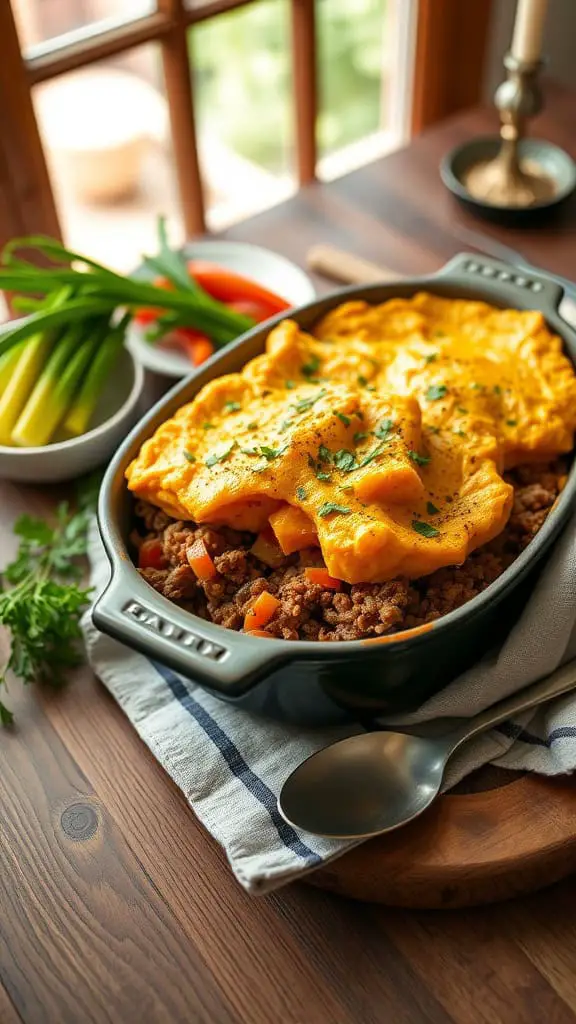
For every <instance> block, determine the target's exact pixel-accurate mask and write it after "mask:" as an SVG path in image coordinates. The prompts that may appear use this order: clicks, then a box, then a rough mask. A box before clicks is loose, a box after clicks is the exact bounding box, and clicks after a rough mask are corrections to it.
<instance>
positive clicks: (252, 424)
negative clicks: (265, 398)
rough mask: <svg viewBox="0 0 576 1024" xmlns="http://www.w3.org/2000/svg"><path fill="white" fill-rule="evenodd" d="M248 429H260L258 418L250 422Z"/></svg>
mask: <svg viewBox="0 0 576 1024" xmlns="http://www.w3.org/2000/svg"><path fill="white" fill-rule="evenodd" d="M247 429H248V430H257V429H258V424H257V423H256V420H252V423H249V424H248V427H247Z"/></svg>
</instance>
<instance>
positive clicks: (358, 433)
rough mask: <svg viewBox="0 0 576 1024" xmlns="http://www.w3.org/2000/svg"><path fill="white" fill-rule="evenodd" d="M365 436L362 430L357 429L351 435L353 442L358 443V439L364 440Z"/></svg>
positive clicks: (366, 435)
mask: <svg viewBox="0 0 576 1024" xmlns="http://www.w3.org/2000/svg"><path fill="white" fill-rule="evenodd" d="M367 437H368V434H367V433H366V432H365V431H364V430H357V431H356V433H355V434H354V437H353V441H354V444H359V442H360V441H365V440H366V438H367Z"/></svg>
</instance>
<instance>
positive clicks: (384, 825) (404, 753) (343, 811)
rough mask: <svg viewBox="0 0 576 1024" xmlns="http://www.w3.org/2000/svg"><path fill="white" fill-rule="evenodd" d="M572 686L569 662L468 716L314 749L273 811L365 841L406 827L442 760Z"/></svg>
mask: <svg viewBox="0 0 576 1024" xmlns="http://www.w3.org/2000/svg"><path fill="white" fill-rule="evenodd" d="M575 687H576V660H574V661H570V662H568V664H566V665H562V666H561V667H560V668H558V669H556V671H555V672H552V673H551V675H549V676H546V677H545V678H544V679H540V680H538V682H536V683H532V685H531V686H527V687H526V688H525V689H524V690H520V691H519V692H517V693H514V694H512V696H511V697H507V698H506V699H505V700H501V701H500V702H499V703H498V704H494V705H492V706H491V707H489V708H486V709H485V710H484V711H480V712H479V714H477V715H475V716H474V717H473V718H465V719H444V720H442V719H438V720H436V721H435V722H429V723H427V724H426V725H424V726H417V727H416V729H415V731H413V732H409V731H406V732H388V731H386V730H382V731H380V732H366V733H361V734H360V735H358V736H351V737H349V739H346V740H340V741H339V742H338V743H333V744H332V745H331V746H330V747H325V748H324V750H319V751H318V752H317V753H316V754H313V755H312V756H311V757H309V758H308V759H307V760H306V761H303V762H302V764H301V765H299V766H298V768H296V769H295V770H294V771H293V772H292V774H291V775H290V776H289V777H288V779H287V780H286V782H285V783H284V785H283V787H282V791H281V793H280V796H279V798H278V810H279V811H280V814H281V815H282V817H283V818H284V819H285V820H286V821H288V822H289V823H290V824H291V825H294V826H295V827H296V828H300V829H303V830H304V831H306V832H312V833H314V834H315V835H320V836H326V837H327V838H330V839H369V838H370V837H371V836H377V835H381V834H382V833H383V832H391V831H392V830H393V829H395V828H399V827H400V825H406V824H408V822H409V821H413V820H414V818H417V817H418V815H419V814H422V812H423V811H425V810H426V808H427V807H429V806H430V804H431V803H432V802H433V801H434V800H435V799H436V797H437V796H438V794H439V792H440V788H441V786H442V779H443V777H444V769H445V767H446V763H447V761H448V758H449V757H450V756H451V755H452V754H453V753H454V751H455V750H457V749H458V747H460V746H461V744H462V743H464V742H465V741H466V740H469V739H471V738H472V737H473V736H476V735H477V734H478V733H481V732H484V730H486V729H489V728H491V726H493V725H497V724H498V722H503V721H504V720H505V719H506V718H509V717H510V715H513V714H517V713H518V712H520V711H525V710H526V709H527V708H533V707H536V705H538V704H543V703H544V702H545V701H547V700H550V699H551V698H552V697H558V696H559V695H560V694H562V693H568V692H569V691H570V690H573V689H574V688H575Z"/></svg>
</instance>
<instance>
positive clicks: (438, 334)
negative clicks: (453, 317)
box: [434, 331, 446, 338]
mask: <svg viewBox="0 0 576 1024" xmlns="http://www.w3.org/2000/svg"><path fill="white" fill-rule="evenodd" d="M434 337H435V338H445V337H446V331H434Z"/></svg>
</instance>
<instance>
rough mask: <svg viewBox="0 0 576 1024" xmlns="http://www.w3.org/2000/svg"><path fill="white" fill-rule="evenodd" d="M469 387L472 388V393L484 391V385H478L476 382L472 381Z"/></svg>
mask: <svg viewBox="0 0 576 1024" xmlns="http://www.w3.org/2000/svg"><path fill="white" fill-rule="evenodd" d="M470 387H471V388H472V390H473V391H486V385H485V384H478V383H477V382H476V381H474V383H473V384H471V385H470Z"/></svg>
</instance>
